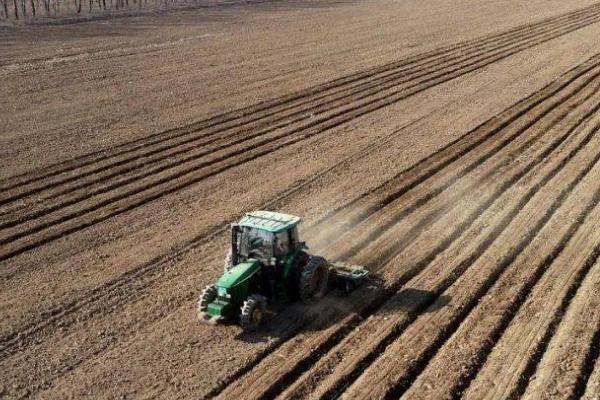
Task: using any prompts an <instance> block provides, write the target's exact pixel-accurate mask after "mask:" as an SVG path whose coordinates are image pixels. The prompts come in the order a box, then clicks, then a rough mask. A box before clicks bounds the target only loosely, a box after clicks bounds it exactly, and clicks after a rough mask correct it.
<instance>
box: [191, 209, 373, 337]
mask: <svg viewBox="0 0 600 400" xmlns="http://www.w3.org/2000/svg"><path fill="white" fill-rule="evenodd" d="M299 223H300V218H298V217H295V216H293V215H287V214H282V213H276V212H271V211H254V212H251V213H248V214H246V215H245V216H244V217H243V218H242V219H241V221H240V222H239V223H237V224H232V226H231V247H230V249H229V252H228V254H227V257H226V259H225V271H224V273H223V275H222V276H221V277H220V278H219V280H218V281H217V283H216V284H215V285H208V286H207V287H206V288H205V289H204V290H203V291H202V294H201V295H200V299H199V301H198V314H199V318H200V320H201V321H203V322H207V323H216V322H219V321H223V320H231V319H234V318H236V317H238V318H239V323H240V325H241V326H242V327H243V328H244V329H253V328H256V327H258V326H259V325H260V324H261V323H262V322H263V319H264V317H265V312H266V310H267V303H272V302H278V303H279V302H290V301H294V300H296V299H299V300H301V301H303V302H305V303H309V304H310V303H315V302H318V301H319V300H320V299H321V298H323V296H325V294H326V293H327V290H328V289H329V288H330V287H331V286H332V285H338V286H341V287H342V288H343V289H345V290H352V289H353V288H354V287H356V286H358V285H360V284H361V283H362V282H363V281H364V279H365V278H366V277H367V275H368V271H367V270H365V269H364V268H362V267H359V266H352V265H348V264H343V263H333V264H332V263H329V262H327V260H325V259H324V258H323V257H320V256H316V255H311V254H309V253H308V252H307V250H308V247H307V246H306V244H305V243H304V242H302V241H301V240H300V238H299V235H298V224H299Z"/></svg>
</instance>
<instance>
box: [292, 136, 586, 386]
mask: <svg viewBox="0 0 600 400" xmlns="http://www.w3.org/2000/svg"><path fill="white" fill-rule="evenodd" d="M558 129H560V128H558ZM572 130H573V129H571V130H570V131H569V132H567V133H566V134H563V139H561V138H558V142H557V143H556V144H555V145H554V146H550V147H549V148H548V149H547V150H548V151H552V152H554V151H555V149H556V148H557V147H558V146H562V147H563V148H562V149H561V150H560V153H564V152H566V151H567V150H568V148H569V146H570V147H574V149H572V150H571V152H570V153H569V154H568V155H567V156H565V157H559V156H556V158H555V159H554V160H551V161H543V163H542V164H541V165H540V166H536V167H534V170H533V171H532V172H528V175H527V176H530V177H531V178H529V179H524V177H526V175H524V174H522V173H521V174H519V175H521V176H520V177H519V178H517V179H519V180H518V181H517V182H516V183H515V184H513V186H510V187H509V188H507V189H506V191H505V192H503V193H502V194H501V195H500V194H499V193H494V195H493V196H491V197H489V198H488V199H487V204H485V203H484V206H480V207H479V209H477V211H476V212H475V213H474V214H473V215H472V217H471V220H472V221H471V222H470V224H472V225H471V226H469V227H468V228H467V229H465V231H464V233H463V234H462V235H461V236H460V238H459V240H456V241H454V242H453V243H451V245H450V246H448V247H447V248H445V249H442V251H441V252H439V253H434V255H433V256H432V257H430V259H429V260H428V261H427V264H425V265H426V269H425V268H424V267H423V268H419V270H420V271H422V272H420V273H419V275H417V276H416V277H415V278H414V279H412V280H411V281H409V282H407V283H406V285H405V286H404V287H403V288H402V290H401V291H399V292H398V293H396V294H395V295H394V296H392V297H391V298H390V300H389V302H387V303H386V304H385V305H384V306H383V307H382V308H381V309H380V310H379V311H378V312H377V313H375V314H374V315H373V316H372V317H371V319H369V320H367V322H365V323H364V324H361V325H359V327H358V329H356V331H355V332H354V334H353V335H350V336H348V337H347V338H346V339H345V340H344V341H343V342H342V343H340V345H339V346H337V347H336V348H334V349H332V350H331V351H330V353H329V354H328V355H327V356H326V357H323V358H322V359H321V360H320V361H319V363H317V364H316V365H315V366H314V367H313V368H312V369H311V370H310V371H308V372H306V374H305V375H304V376H303V377H302V379H300V380H298V381H297V382H296V383H295V384H294V385H292V386H291V387H290V388H289V389H288V390H287V391H286V392H284V394H283V395H282V397H284V398H285V397H304V396H308V395H309V394H310V395H311V396H315V397H326V398H331V397H337V396H338V395H340V394H341V392H342V391H343V389H344V388H345V387H346V386H348V385H349V384H350V383H351V382H353V381H354V380H355V379H357V378H358V377H359V376H360V374H361V373H362V371H364V370H365V369H366V368H367V367H369V366H370V364H371V363H373V362H375V360H376V359H377V357H378V356H379V355H380V354H381V353H383V352H384V350H385V349H386V348H387V347H388V346H389V345H390V344H391V343H392V342H394V340H396V338H397V337H398V336H399V335H400V334H401V333H402V332H403V330H404V329H405V328H406V326H408V324H409V323H410V322H411V321H413V320H414V319H415V318H417V316H418V315H419V314H420V313H422V312H424V310H425V309H427V307H431V308H432V310H434V311H437V308H439V307H441V306H442V303H445V302H447V301H448V299H452V297H451V296H450V295H448V294H442V292H444V291H445V290H447V289H448V287H450V286H451V285H452V284H453V283H454V282H455V281H456V280H457V279H459V277H460V276H461V275H462V274H464V273H465V271H467V270H468V269H469V268H476V267H472V265H473V264H475V265H477V264H476V263H477V262H478V259H479V258H480V257H481V255H482V254H483V253H484V252H485V250H486V249H487V247H488V246H489V245H490V243H492V242H494V241H495V240H496V239H497V238H498V236H500V235H501V234H505V233H504V231H505V229H506V227H507V226H508V225H509V224H510V223H512V221H513V219H514V218H515V217H516V215H517V214H518V213H519V211H520V210H521V209H522V208H523V207H525V205H526V204H528V203H529V202H530V201H531V199H532V197H533V196H534V195H535V194H536V193H537V192H538V191H540V190H541V189H542V188H543V187H544V186H545V185H546V184H547V183H548V182H549V181H550V180H551V179H552V178H553V177H554V176H555V175H556V174H557V173H558V172H559V171H560V170H561V168H563V167H564V165H565V164H566V163H567V162H568V161H569V160H570V159H571V157H572V156H573V155H574V154H576V153H577V152H579V151H580V150H581V148H582V147H583V146H584V145H585V143H586V139H583V141H575V140H574V139H573V138H571V137H569V135H571V131H572ZM567 138H568V141H569V142H571V143H568V144H565V145H564V146H563V145H562V143H563V142H562V140H566V139H567ZM548 151H546V152H545V153H544V154H542V156H541V160H545V159H546V157H548V156H550V155H551V153H549V152H548ZM527 158H529V156H528V157H527ZM537 162H541V161H537ZM519 175H517V176H519ZM491 182H493V181H492V180H489V181H488V182H486V183H484V184H485V185H490V183H491ZM526 189H527V190H526ZM481 190H483V189H481ZM484 193H485V192H484ZM486 196H489V193H488V194H487V195H485V194H483V195H479V196H477V195H475V194H471V195H470V196H467V197H464V198H462V199H458V200H457V203H458V206H457V207H458V211H454V212H452V211H448V215H447V216H446V218H447V220H445V219H444V220H443V221H442V222H441V223H439V224H438V226H440V228H439V231H440V232H443V230H444V229H446V230H447V229H450V228H449V227H453V226H454V225H455V224H456V222H455V221H457V220H459V217H460V216H461V215H462V214H463V213H465V212H467V211H468V209H469V206H470V203H472V202H473V200H472V199H474V198H478V199H479V198H480V199H484V198H486ZM448 202H449V203H453V202H454V200H449V201H448ZM461 202H463V203H466V205H465V204H462V203H461ZM488 206H489V207H488ZM486 207H487V208H486ZM471 208H473V206H471ZM481 209H484V210H485V211H481ZM457 214H458V215H457ZM434 232H435V234H434V236H433V238H432V239H431V240H432V241H433V242H436V241H437V240H439V239H435V238H436V237H438V236H440V235H441V233H440V232H437V231H435V230H434ZM427 239H428V238H424V239H422V240H420V239H417V240H416V243H415V246H419V242H425V241H426V240H427ZM413 253H415V251H413V252H412V253H408V254H406V253H399V254H398V256H397V257H396V259H394V260H392V262H391V264H392V265H394V266H395V268H396V269H398V268H405V267H403V265H405V264H407V263H410V262H411V260H412V259H413V257H414V255H413ZM421 264H422V265H423V263H421ZM469 273H472V272H469ZM472 289H473V288H472ZM432 304H435V305H433V306H432ZM453 309H458V310H464V309H465V308H464V307H463V306H460V305H458V306H453ZM420 318H421V319H428V318H429V317H420ZM435 321H436V323H435V324H432V325H431V326H433V327H436V329H437V328H438V327H439V326H440V324H441V322H440V319H439V318H437V319H435ZM431 323H432V322H431V321H429V322H426V323H425V327H423V326H422V325H420V324H419V322H417V323H416V324H415V327H412V326H411V327H410V328H409V330H408V331H407V332H406V333H405V335H411V332H426V331H427V330H428V325H427V324H431ZM358 343H361V345H360V346H357V344H358ZM404 348H407V349H411V350H403V353H409V352H411V351H416V350H413V349H416V348H418V346H415V345H414V343H413V344H411V345H410V346H408V347H407V346H404V347H403V349H404ZM356 349H359V350H358V351H357V350H356ZM398 357H399V356H397V358H398ZM406 357H407V358H410V355H407V356H406ZM400 358H401V357H400ZM413 361H414V360H413ZM374 370H377V367H374ZM315 377H318V378H315ZM374 379H376V378H374ZM382 395H383V394H382V393H375V394H374V396H376V397H377V396H382Z"/></svg>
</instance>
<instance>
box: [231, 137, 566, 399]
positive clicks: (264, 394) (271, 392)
mask: <svg viewBox="0 0 600 400" xmlns="http://www.w3.org/2000/svg"><path fill="white" fill-rule="evenodd" d="M565 138H566V136H565ZM513 183H514V182H513ZM505 189H506V188H505ZM495 197H496V196H494V197H492V200H491V201H493V199H494V198H495ZM483 207H484V209H485V207H486V206H483ZM479 211H480V212H481V210H479ZM476 215H478V214H477V213H476ZM450 226H452V225H451V224H450ZM467 226H468V224H467ZM463 228H464V227H459V229H458V230H457V231H456V232H455V233H454V234H453V236H460V232H461V231H462V229H463ZM448 245H449V243H448ZM443 246H444V247H445V246H446V245H445V244H444V245H442V246H440V247H438V248H436V249H435V250H434V251H433V252H431V253H430V255H429V256H427V257H425V258H424V262H420V263H419V264H418V266H417V267H416V268H414V269H415V270H416V271H421V270H423V269H424V267H425V266H426V265H427V264H428V263H429V262H430V261H431V260H432V259H433V258H434V257H435V255H436V254H438V253H440V252H441V251H443V250H444V247H443ZM409 277H410V276H409ZM402 283H403V282H400V283H399V285H401V284H402ZM399 285H398V286H399ZM391 294H393V291H392V292H390V293H386V295H385V296H383V298H382V301H383V302H385V301H386V300H387V299H388V298H389V297H390V295H391ZM357 296H358V295H357ZM358 297H360V296H358ZM308 347H310V348H311V349H315V347H316V343H311V344H310V345H309V346H308ZM311 353H312V354H311V355H310V356H312V355H314V353H319V354H321V353H322V349H318V351H313V352H311ZM334 353H335V352H334ZM337 355H338V354H334V357H335V356H337ZM317 357H318V356H317ZM284 358H285V359H288V357H284ZM340 358H343V356H340ZM296 361H297V360H291V362H290V365H291V366H292V371H291V372H288V376H287V377H285V378H284V380H282V381H275V380H274V379H273V375H274V374H276V373H277V372H276V370H274V371H272V373H270V371H269V370H268V369H267V371H261V372H263V373H262V374H261V373H260V372H257V373H256V374H255V375H253V376H252V377H251V378H249V379H245V380H244V382H249V381H251V382H253V384H252V385H251V386H252V387H251V388H250V387H245V386H243V384H244V382H241V387H239V392H243V393H244V395H245V396H247V395H248V394H249V393H252V396H251V397H257V398H259V397H260V398H270V397H273V396H275V395H276V394H277V393H278V391H279V390H281V389H282V388H285V387H286V386H287V385H289V383H290V382H293V378H294V375H296V376H297V375H298V374H299V373H300V372H302V371H299V370H298V368H295V366H294V363H296ZM314 361H316V359H315V360H311V361H306V362H303V361H301V362H299V363H298V364H303V365H304V366H306V367H307V368H308V367H310V366H311V365H312V363H313V362H314ZM328 366H330V365H328ZM274 368H276V369H277V370H279V369H281V368H282V366H281V363H279V364H278V366H277V367H274ZM286 368H287V366H286ZM300 369H301V368H300ZM261 377H264V378H265V379H263V380H262V382H265V380H266V383H265V386H266V388H267V389H264V390H262V389H263V388H261V389H260V390H261V391H260V392H258V390H259V389H256V386H257V383H259V379H261ZM258 386H260V384H258ZM235 389H238V388H237V387H234V390H233V391H225V392H223V393H222V397H223V398H226V397H228V396H235V395H236V394H239V393H237V392H236V391H235ZM253 389H255V390H256V391H255V392H251V390H253ZM257 392H258V393H257Z"/></svg>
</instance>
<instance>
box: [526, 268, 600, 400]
mask: <svg viewBox="0 0 600 400" xmlns="http://www.w3.org/2000/svg"><path fill="white" fill-rule="evenodd" d="M598 293H600V263H598V262H596V264H595V265H594V266H593V267H592V270H591V271H590V273H589V276H588V277H587V278H586V279H585V281H584V282H583V283H582V285H581V288H580V289H579V290H578V291H577V294H576V295H575V298H574V299H573V302H572V304H571V305H570V307H569V309H568V310H567V312H566V314H565V317H564V318H563V319H562V320H561V321H560V326H559V327H558V329H557V331H556V333H555V334H554V336H553V338H552V339H551V341H550V343H549V345H548V349H547V350H546V351H545V352H544V354H543V356H542V360H541V362H540V363H539V365H537V367H536V369H535V373H534V374H533V375H532V376H534V379H532V380H531V381H530V382H529V384H528V386H527V389H526V391H525V393H524V395H523V397H522V398H523V399H524V400H532V399H544V398H545V399H548V398H553V399H561V398H562V399H570V398H573V399H575V398H577V399H579V398H581V397H582V396H583V394H584V391H585V388H586V383H587V377H588V376H589V374H590V373H591V371H592V368H593V366H594V361H595V360H596V358H597V354H594V351H595V349H596V348H597V347H598V346H597V345H596V344H597V343H600V341H599V340H600V337H599V336H597V335H599V333H598V332H600V297H599V296H598ZM590 328H593V329H590ZM590 367H591V368H590Z"/></svg>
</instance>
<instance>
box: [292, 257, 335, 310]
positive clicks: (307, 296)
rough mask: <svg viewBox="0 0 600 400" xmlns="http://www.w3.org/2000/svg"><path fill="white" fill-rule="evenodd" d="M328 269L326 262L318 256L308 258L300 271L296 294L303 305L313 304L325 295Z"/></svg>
mask: <svg viewBox="0 0 600 400" xmlns="http://www.w3.org/2000/svg"><path fill="white" fill-rule="evenodd" d="M328 280H329V268H328V264H327V260H325V259H324V258H323V257H319V256H310V258H309V259H308V262H307V263H306V264H304V266H303V267H302V270H301V271H300V281H299V283H298V293H299V294H300V300H302V301H303V302H305V303H315V302H317V301H319V300H320V299H321V298H322V297H323V296H325V294H326V293H327V282H328Z"/></svg>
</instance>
